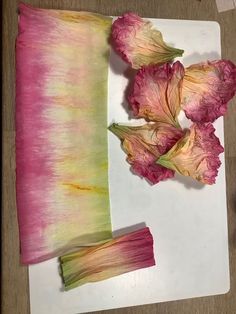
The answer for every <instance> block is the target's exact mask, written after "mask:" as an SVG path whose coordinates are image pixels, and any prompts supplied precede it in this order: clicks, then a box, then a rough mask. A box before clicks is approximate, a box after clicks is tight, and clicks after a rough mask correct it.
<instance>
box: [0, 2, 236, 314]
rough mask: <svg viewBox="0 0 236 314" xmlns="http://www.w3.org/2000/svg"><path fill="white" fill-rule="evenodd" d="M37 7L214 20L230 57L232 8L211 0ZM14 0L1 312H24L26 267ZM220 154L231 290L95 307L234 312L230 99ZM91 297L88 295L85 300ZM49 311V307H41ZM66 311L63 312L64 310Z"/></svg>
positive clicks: (6, 26)
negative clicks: (19, 193) (18, 186)
mask: <svg viewBox="0 0 236 314" xmlns="http://www.w3.org/2000/svg"><path fill="white" fill-rule="evenodd" d="M25 1H26V2H28V3H31V4H32V5H35V6H38V7H42V8H54V9H71V10H88V11H96V12H99V13H103V14H106V15H121V14H122V13H124V12H127V11H134V12H136V13H138V14H140V15H141V16H144V17H156V18H168V19H169V18H174V19H193V20H214V21H218V22H219V24H220V26H221V36H222V57H223V58H227V59H231V60H232V61H234V62H235V63H236V10H232V11H228V12H223V13H220V14H219V13H218V12H217V8H216V4H215V0H83V1H82V0H73V1H72V0H64V1H63V0H41V1H40V0H31V1H29V0H28V1H27V0H25ZM17 3H18V1H16V0H3V220H2V221H3V228H2V237H3V238H2V244H3V246H2V250H3V254H2V266H3V271H2V280H3V285H2V294H3V295H2V313H4V314H25V313H27V314H28V313H29V297H28V296H29V288H28V272H27V268H26V267H22V266H20V265H19V245H18V243H19V241H18V228H17V215H16V202H15V156H14V149H15V147H14V137H15V127H14V104H15V101H14V97H15V96H14V95H15V86H14V82H15V73H14V69H15V66H14V59H15V38H16V34H17ZM225 157H226V174H227V199H228V222H229V248H230V271H231V290H230V292H229V293H228V294H226V295H221V296H215V297H205V298H198V299H189V300H184V301H175V302H168V303H160V304H154V305H148V306H139V307H134V308H127V309H119V310H110V311H106V312H97V313H104V314H105V313H112V314H118V313H119V314H120V313H122V314H126V313H130V314H131V313H137V314H141V313H148V314H152V313H163V314H164V313H165V314H172V313H173V314H185V313H186V314H195V313H196V314H197V313H198V314H209V313H210V314H211V313H212V314H218V313H219V314H231V313H232V314H234V313H236V101H235V100H234V102H232V103H231V105H230V108H229V110H228V114H227V115H226V117H225ZM91 301H92V300H91ZM45 314H50V313H45ZM65 314H66V313H65Z"/></svg>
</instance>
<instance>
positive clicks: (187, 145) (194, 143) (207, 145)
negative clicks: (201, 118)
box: [157, 123, 224, 184]
mask: <svg viewBox="0 0 236 314" xmlns="http://www.w3.org/2000/svg"><path fill="white" fill-rule="evenodd" d="M214 132H215V129H214V127H213V125H212V124H211V123H206V124H199V123H195V124H193V125H192V126H191V128H190V130H188V131H187V132H186V134H185V135H184V136H183V137H182V138H181V139H180V140H179V141H178V142H177V143H176V144H175V145H174V146H173V147H172V148H171V149H170V150H169V151H168V152H167V153H166V154H165V155H162V156H161V157H160V158H159V160H158V161H157V163H158V164H160V165H162V166H164V167H167V168H169V169H172V170H175V171H177V172H179V173H180V174H182V175H185V176H191V177H193V178H194V179H196V180H198V181H201V182H203V183H206V184H213V183H215V179H216V176H217V174H218V168H219V167H220V165H221V162H220V159H219V154H220V153H222V152H223V151H224V148H223V147H222V146H221V144H220V141H219V139H218V137H216V135H215V134H214Z"/></svg>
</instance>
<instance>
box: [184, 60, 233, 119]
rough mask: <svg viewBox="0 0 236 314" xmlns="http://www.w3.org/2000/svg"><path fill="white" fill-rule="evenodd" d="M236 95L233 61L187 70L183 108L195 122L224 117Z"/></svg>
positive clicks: (200, 64)
mask: <svg viewBox="0 0 236 314" xmlns="http://www.w3.org/2000/svg"><path fill="white" fill-rule="evenodd" d="M235 92H236V66H235V65H234V64H233V63H232V62H231V61H226V60H219V61H212V62H210V61H207V62H204V63H199V64H194V65H191V66H190V67H188V68H186V69H185V76H184V80H183V94H182V108H183V110H184V111H185V114H186V116H187V117H188V118H189V119H191V120H192V121H195V122H213V121H215V120H216V119H217V118H219V117H220V116H223V115H224V114H225V112H226V110H227V103H228V102H229V100H230V99H231V98H232V97H233V96H234V95H235Z"/></svg>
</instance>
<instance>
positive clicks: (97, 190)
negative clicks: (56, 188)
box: [63, 183, 108, 194]
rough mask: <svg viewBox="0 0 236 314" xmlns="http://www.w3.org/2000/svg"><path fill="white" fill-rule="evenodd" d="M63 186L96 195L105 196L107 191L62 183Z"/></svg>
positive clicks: (105, 189) (94, 187) (95, 187)
mask: <svg viewBox="0 0 236 314" xmlns="http://www.w3.org/2000/svg"><path fill="white" fill-rule="evenodd" d="M63 185H66V186H68V187H70V188H73V189H77V190H80V191H87V192H92V193H98V194H107V193H108V189H107V188H100V187H97V186H83V185H79V184H75V183H63Z"/></svg>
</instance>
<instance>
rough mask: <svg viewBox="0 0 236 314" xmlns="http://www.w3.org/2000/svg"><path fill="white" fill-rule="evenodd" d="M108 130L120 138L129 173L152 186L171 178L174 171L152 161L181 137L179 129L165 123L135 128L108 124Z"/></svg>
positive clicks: (181, 132)
mask: <svg viewBox="0 0 236 314" xmlns="http://www.w3.org/2000/svg"><path fill="white" fill-rule="evenodd" d="M109 129H110V130H111V131H112V132H113V133H114V134H115V135H117V136H118V137H119V138H120V140H121V142H122V148H123V149H124V151H125V152H126V153H127V161H128V162H129V163H130V164H131V170H132V171H133V173H135V174H137V175H139V176H140V177H143V178H146V179H147V180H148V181H149V182H150V183H152V184H156V183H158V182H159V181H162V180H165V179H167V178H170V177H173V176H174V171H172V170H170V169H166V168H164V167H162V166H160V165H157V164H156V163H155V162H156V160H157V159H158V158H159V157H160V156H161V154H164V153H166V152H167V151H168V150H169V149H170V148H171V147H172V146H173V145H174V144H175V143H176V142H177V141H178V140H179V139H180V138H181V136H182V135H183V131H182V130H181V129H177V128H174V127H172V126H171V125H168V124H165V123H149V124H145V125H142V126H136V127H131V126H124V125H118V124H112V125H111V126H110V127H109Z"/></svg>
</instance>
